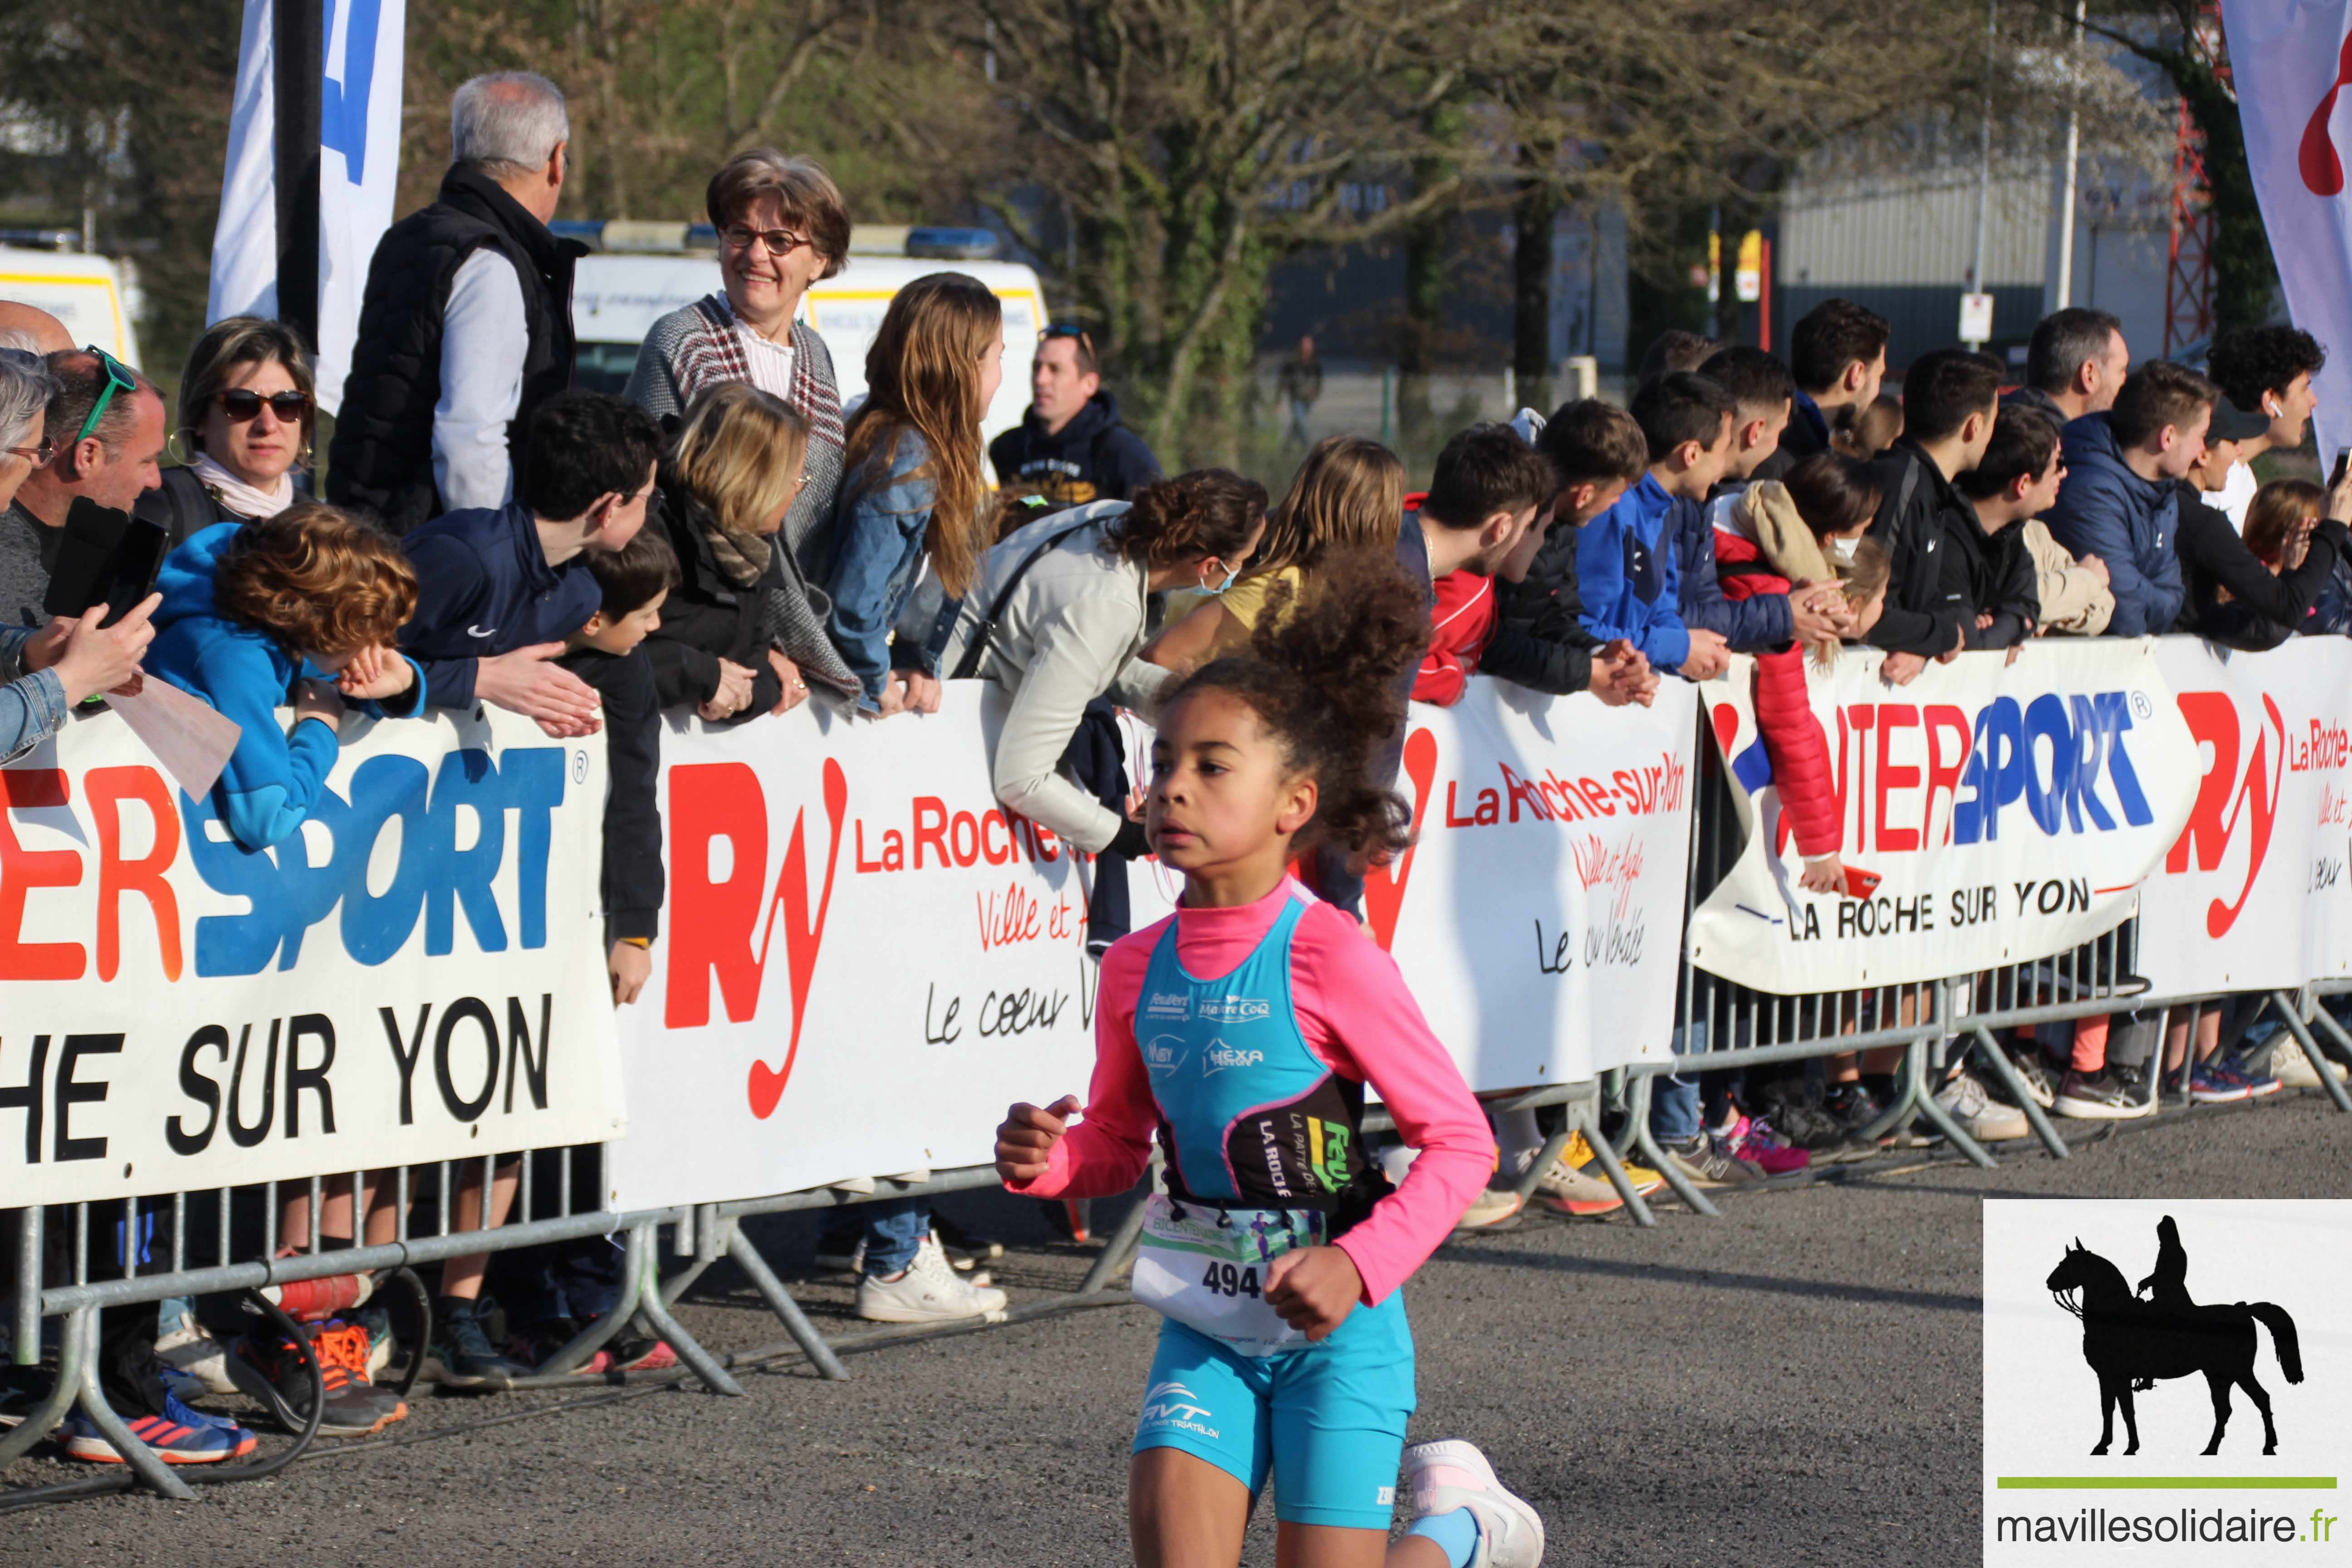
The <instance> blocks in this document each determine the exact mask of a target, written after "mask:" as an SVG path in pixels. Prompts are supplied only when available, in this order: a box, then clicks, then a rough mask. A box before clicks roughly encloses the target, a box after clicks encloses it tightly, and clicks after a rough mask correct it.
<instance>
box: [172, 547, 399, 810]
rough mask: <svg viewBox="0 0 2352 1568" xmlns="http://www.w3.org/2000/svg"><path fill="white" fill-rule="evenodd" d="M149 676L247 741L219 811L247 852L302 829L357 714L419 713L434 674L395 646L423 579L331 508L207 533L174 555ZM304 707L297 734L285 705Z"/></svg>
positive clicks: (233, 759)
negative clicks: (282, 718)
mask: <svg viewBox="0 0 2352 1568" xmlns="http://www.w3.org/2000/svg"><path fill="white" fill-rule="evenodd" d="M155 585H156V587H157V589H158V590H159V591H160V592H161V593H162V594H163V604H162V605H161V606H160V607H158V608H157V610H156V611H155V616H154V623H155V627H156V632H155V641H154V643H153V645H152V647H150V648H149V649H148V650H147V668H148V669H149V670H150V671H151V672H152V673H153V674H156V675H159V676H161V677H163V679H165V680H168V681H170V682H171V683H172V684H173V685H174V686H176V687H178V688H180V689H182V690H184V691H185V692H188V693H189V694H190V695H192V696H194V697H198V698H201V699H203V700H205V702H207V703H209V704H211V706H212V707H213V708H215V709H216V710H219V711H220V712H221V713H223V714H225V715H226V716H227V717H228V718H231V719H234V720H236V722H237V724H238V725H239V726H240V727H241V728H242V729H243V730H244V731H245V733H244V734H243V735H242V736H241V737H240V738H239V739H238V741H237V743H236V751H235V752H232V753H231V754H230V756H229V759H228V765H227V766H226V768H224V769H223V770H222V771H221V776H220V780H219V782H218V783H217V784H215V785H214V786H213V805H214V809H215V811H216V812H218V813H219V816H220V819H221V821H222V822H223V823H225V824H226V825H227V827H228V830H229V834H230V836H231V837H234V838H235V839H236V842H237V843H239V844H241V845H243V846H244V847H246V848H247V849H266V848H268V847H270V846H271V845H274V844H277V843H278V842H279V841H281V840H283V839H285V838H286V837H289V835H291V834H293V833H294V832H295V831H296V830H297V829H299V827H300V826H302V823H303V821H304V820H305V819H306V818H307V817H309V816H310V809H311V807H312V805H315V804H316V803H317V801H318V798H319V793H320V791H321V790H322V789H324V788H325V787H326V782H327V774H328V773H329V772H330V771H331V770H332V769H333V767H334V765H335V746H336V727H337V725H338V724H339V723H340V722H341V720H342V717H343V713H344V711H345V709H346V707H347V705H348V706H350V707H355V708H357V709H359V710H361V711H362V712H364V713H366V714H368V715H370V716H371V717H395V718H399V717H406V716H408V715H410V714H413V713H415V712H416V711H417V710H418V709H419V708H420V707H421V705H422V704H423V702H424V700H425V676H424V672H423V671H422V670H421V669H419V668H418V667H417V666H416V664H415V661H414V660H412V659H410V658H406V657H405V656H404V655H403V654H401V653H399V652H398V651H397V650H396V649H394V647H393V646H392V645H393V637H394V634H395V633H397V632H398V631H399V630H400V628H401V626H403V625H404V623H405V622H406V621H407V619H408V617H409V616H410V615H412V614H413V613H414V612H415V608H416V573H415V570H414V569H413V568H412V567H411V566H410V565H409V563H408V560H407V557H405V556H404V555H403V554H401V552H400V547H399V546H398V545H397V544H395V543H394V542H393V540H392V538H391V536H390V535H388V534H385V533H382V532H380V531H377V530H375V529H374V528H372V527H370V526H369V525H368V524H366V523H364V522H362V521H359V520H358V519H357V518H354V517H352V516H351V515H350V514H349V513H347V512H344V511H341V510H337V509H336V508H334V507H331V506H319V505H305V506H294V507H289V508H287V509H286V510H284V511H282V512H279V513H278V515H277V516H276V517H271V518H264V519H261V520H260V521H255V522H247V523H242V524H240V523H223V524H221V525H220V526H219V527H217V528H208V529H206V530H205V531H203V532H202V533H199V534H197V535H195V536H194V538H192V539H190V540H189V541H188V542H186V543H185V544H183V545H181V546H180V547H179V548H178V549H177V550H174V551H173V552H172V553H171V555H170V556H169V557H168V558H167V559H166V560H165V561H164V563H163V571H162V572H161V573H160V574H158V575H157V577H156V580H155ZM288 704H291V705H292V707H293V709H294V728H293V732H292V733H291V734H289V733H288V732H287V731H285V730H283V729H281V728H279V726H278V715H277V710H278V708H280V707H282V706H285V705H288Z"/></svg>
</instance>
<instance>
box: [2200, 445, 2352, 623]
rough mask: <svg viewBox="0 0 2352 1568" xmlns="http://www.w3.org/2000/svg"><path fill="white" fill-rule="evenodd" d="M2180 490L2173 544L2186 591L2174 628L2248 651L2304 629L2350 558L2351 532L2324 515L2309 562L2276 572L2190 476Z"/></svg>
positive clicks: (2315, 532) (2307, 557) (2313, 538)
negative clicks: (2341, 562) (2225, 594)
mask: <svg viewBox="0 0 2352 1568" xmlns="http://www.w3.org/2000/svg"><path fill="white" fill-rule="evenodd" d="M2175 488H2176V489H2178V491H2179V496H2180V525H2179V531H2178V532H2177V533H2175V534H2174V536H2173V549H2174V550H2175V551H2176V552H2178V553H2179V556H2180V580H2181V584H2182V585H2183V586H2184V587H2186V588H2187V589H2188V593H2187V594H2186V595H2184V596H2183V597H2182V599H2181V601H2180V615H2179V618H2178V619H2177V620H2175V621H2174V622H2173V623H2172V629H2173V630H2174V631H2176V632H2187V633H2189V634H2190V635H2192V636H2195V637H2203V638H2205V639H2206V640H2207V641H2208V642H2216V643H2220V644H2221V645H2222V646H2224V647H2237V648H2247V649H2250V650H2259V649H2262V648H2266V647H2277V646H2278V645H2279V644H2281V643H2283V642H2284V641H2285V640H2286V639H2287V638H2289V637H2293V636H2294V634H2295V633H2297V632H2299V631H2302V630H2303V629H2304V628H2305V624H2306V623H2307V622H2308V620H2309V618H2310V616H2311V608H2312V606H2313V605H2315V604H2316V603H2318V600H2319V595H2320V591H2321V590H2322V589H2324V588H2326V586H2327V583H2328V579H2329V577H2330V576H2331V575H2332V574H2334V572H2335V570H2336V562H2337V561H2339V560H2352V533H2347V531H2345V527H2344V525H2343V524H2342V523H2340V522H2337V521H2336V520H2335V519H2333V518H2323V519H2322V520H2321V521H2320V524H2319V526H2318V527H2317V528H2315V529H2314V530H2312V531H2311V549H2310V550H2309V551H2308V552H2306V553H2305V556H2304V558H2303V564H2302V565H2300V566H2297V567H2294V568H2293V569H2292V570H2289V571H2284V572H2281V573H2280V574H2278V575H2277V576H2275V577H2273V576H2272V575H2271V572H2270V568H2269V567H2267V566H2265V565H2263V563H2262V562H2261V560H2260V559H2259V558H2258V557H2256V556H2255V554H2254V552H2252V551H2251V550H2249V549H2247V548H2246V542H2245V541H2244V540H2242V539H2241V538H2239V537H2238V531H2237V530H2236V529H2234V528H2232V527H2231V526H2230V519H2229V517H2228V516H2227V515H2226V514H2225V513H2222V512H2221V511H2217V510H2214V509H2213V508H2212V507H2210V506H2208V505H2206V504H2205V498H2204V497H2203V495H2201V494H2200V492H2199V490H2198V489H2197V487H2196V486H2195V485H2193V484H2191V483H2189V481H2187V480H2185V479H2184V480H2181V481H2180V482H2179V484H2178V485H2177V486H2176V487H2175ZM2225 589H2226V590H2227V591H2228V593H2229V595H2230V597H2229V599H2228V601H2227V602H2226V603H2225V602H2223V600H2222V598H2221V592H2222V591H2223V590H2225Z"/></svg>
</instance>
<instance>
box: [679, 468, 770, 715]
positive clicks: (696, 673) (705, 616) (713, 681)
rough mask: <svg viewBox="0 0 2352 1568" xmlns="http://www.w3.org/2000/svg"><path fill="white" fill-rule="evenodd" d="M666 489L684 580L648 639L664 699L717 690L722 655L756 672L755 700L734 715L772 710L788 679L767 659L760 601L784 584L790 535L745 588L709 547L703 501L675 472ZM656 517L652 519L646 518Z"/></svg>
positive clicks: (706, 696) (683, 702) (700, 696)
mask: <svg viewBox="0 0 2352 1568" xmlns="http://www.w3.org/2000/svg"><path fill="white" fill-rule="evenodd" d="M661 493H662V509H661V512H660V515H659V519H658V521H660V523H661V525H662V526H663V527H664V528H667V530H669V542H670V548H671V549H673V550H675V551H676V552H677V564H678V572H679V575H680V577H681V579H682V580H681V581H680V582H679V584H678V585H677V587H675V588H672V589H671V590H670V591H669V597H668V598H667V599H665V600H664V601H663V602H662V614H661V629H660V630H659V631H657V632H656V633H654V635H653V636H651V637H647V638H646V642H645V649H646V658H648V659H650V660H651V661H652V663H653V671H654V684H655V687H656V689H657V690H658V691H659V693H660V696H661V705H662V706H663V707H665V708H677V707H691V706H692V705H694V704H696V703H698V702H705V701H708V700H710V699H711V698H713V697H715V696H717V695H718V694H719V660H720V659H722V658H725V659H730V660H731V661H733V662H734V663H736V664H740V665H742V666H744V667H746V668H749V669H750V670H751V704H750V705H749V706H748V707H746V708H744V709H743V710H741V711H740V712H739V713H737V714H735V715H734V717H733V718H732V719H730V720H729V721H728V722H730V723H740V722H742V721H744V720H746V719H751V718H754V717H756V716H758V715H759V714H761V713H765V712H767V711H768V710H771V709H772V708H774V707H775V705H776V704H777V702H778V701H780V700H782V697H783V683H782V681H780V680H779V679H776V671H775V667H774V666H773V665H771V664H770V663H769V662H768V647H769V639H767V638H765V637H761V635H760V609H761V605H762V603H763V602H764V601H765V600H766V598H767V596H768V595H769V594H770V593H772V592H777V591H780V590H782V587H783V585H784V562H783V551H784V546H783V541H782V538H781V537H780V538H778V539H777V540H776V541H775V547H774V549H773V550H772V551H771V552H769V556H768V569H767V571H766V572H764V573H762V574H761V576H760V580H759V581H758V582H756V583H754V584H751V586H750V587H748V588H739V587H737V586H736V585H735V584H733V583H731V582H730V581H729V580H728V578H727V577H726V575H725V574H722V573H721V572H720V571H719V561H718V558H717V557H716V556H714V555H713V554H711V552H710V539H709V530H710V529H711V528H712V526H713V524H712V523H711V521H710V518H709V513H708V512H706V511H704V510H703V509H702V506H701V503H700V502H698V501H697V500H695V499H694V498H693V497H692V496H690V495H688V493H687V491H686V486H685V485H684V484H683V483H682V482H681V481H679V480H678V479H677V478H676V476H674V475H670V474H667V473H666V474H665V475H664V476H663V480H662V492H661ZM653 521H655V520H653V519H648V520H647V525H648V526H651V524H652V522H653Z"/></svg>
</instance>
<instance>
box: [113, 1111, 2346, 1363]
mask: <svg viewBox="0 0 2352 1568" xmlns="http://www.w3.org/2000/svg"><path fill="white" fill-rule="evenodd" d="M2313 1081H2314V1082H2316V1081H2317V1080H2316V1079H2314V1080H2313ZM155 1353H156V1354H157V1355H159V1356H161V1357H162V1358H163V1364H164V1365H165V1366H168V1367H170V1368H171V1369H172V1370H173V1371H174V1372H176V1373H182V1374H183V1375H184V1376H187V1377H192V1378H194V1379H195V1380H196V1381H197V1382H198V1383H201V1384H204V1385H205V1389H206V1390H207V1391H208V1392H210V1393H213V1394H235V1393H236V1391H237V1388H236V1383H235V1382H233V1381H232V1380H231V1379H230V1377H229V1374H228V1351H227V1349H226V1347H225V1346H224V1345H222V1343H221V1342H219V1341H218V1340H216V1339H215V1338H213V1337H212V1335H210V1334H208V1333H206V1332H205V1330H204V1328H203V1326H202V1325H201V1324H199V1323H198V1322H197V1321H196V1319H195V1314H194V1313H193V1312H190V1311H188V1310H185V1309H183V1310H181V1312H180V1324H179V1327H177V1328H175V1329H173V1331H171V1332H170V1333H168V1334H163V1335H159V1336H158V1337H157V1338H156V1341H155Z"/></svg>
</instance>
